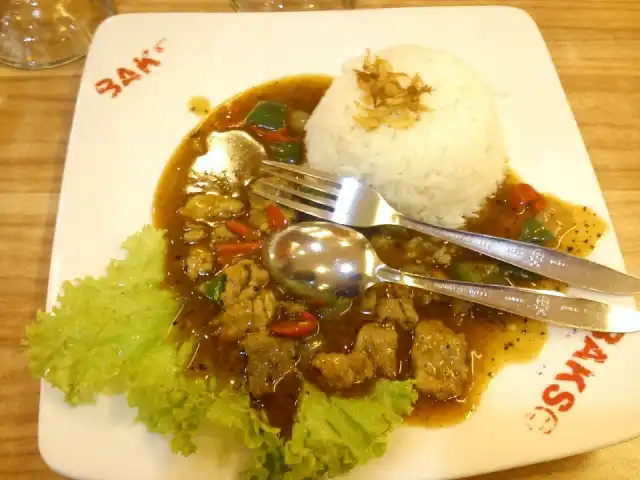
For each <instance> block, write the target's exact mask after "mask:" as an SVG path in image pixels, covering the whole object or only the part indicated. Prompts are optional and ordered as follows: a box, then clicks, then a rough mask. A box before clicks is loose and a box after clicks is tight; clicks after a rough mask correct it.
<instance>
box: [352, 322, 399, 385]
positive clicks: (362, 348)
mask: <svg viewBox="0 0 640 480" xmlns="http://www.w3.org/2000/svg"><path fill="white" fill-rule="evenodd" d="M397 350H398V334H397V333H396V332H395V330H393V328H385V327H382V326H379V325H375V324H372V323H369V324H367V325H365V326H364V327H362V328H361V329H360V331H359V332H358V338H357V339H356V346H355V351H356V352H362V353H364V354H365V355H367V356H368V357H369V359H370V360H371V361H372V362H373V364H374V366H375V367H376V370H377V372H378V374H379V375H380V376H384V377H387V378H396V372H397V369H398V368H397V362H396V351H397Z"/></svg>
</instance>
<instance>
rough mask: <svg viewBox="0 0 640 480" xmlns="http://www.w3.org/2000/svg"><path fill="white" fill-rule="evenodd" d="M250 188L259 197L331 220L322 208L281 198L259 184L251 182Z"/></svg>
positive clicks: (329, 214)
mask: <svg viewBox="0 0 640 480" xmlns="http://www.w3.org/2000/svg"><path fill="white" fill-rule="evenodd" d="M252 190H253V192H254V193H255V194H256V195H260V196H261V197H264V198H266V199H268V200H272V201H274V202H276V203H279V204H280V205H284V206H285V207H289V208H293V209H294V210H298V211H299V212H303V213H307V214H309V215H313V216H314V217H318V218H322V219H323V220H331V213H330V212H327V211H326V210H322V209H320V208H316V207H311V206H309V205H305V204H304V203H300V202H295V201H293V200H289V199H288V198H282V197H280V196H279V195H277V194H274V193H271V192H268V191H266V189H264V188H263V187H261V186H260V184H257V183H256V184H253V186H252Z"/></svg>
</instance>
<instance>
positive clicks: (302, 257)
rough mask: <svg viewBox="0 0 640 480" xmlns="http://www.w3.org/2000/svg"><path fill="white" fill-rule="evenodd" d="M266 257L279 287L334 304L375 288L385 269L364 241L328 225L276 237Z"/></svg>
mask: <svg viewBox="0 0 640 480" xmlns="http://www.w3.org/2000/svg"><path fill="white" fill-rule="evenodd" d="M264 253H265V255H264V258H265V261H266V264H267V269H268V270H269V272H270V273H271V275H272V276H273V277H274V278H275V279H276V280H277V281H278V282H280V283H281V284H283V285H285V286H286V288H288V289H289V290H291V291H292V292H294V293H296V294H298V295H301V296H305V297H311V298H319V299H323V300H326V301H329V302H330V301H332V300H335V299H336V298H338V297H347V298H353V297H356V296H358V295H359V294H360V293H362V292H363V291H364V290H366V289H367V288H368V287H370V286H371V285H373V284H374V283H376V274H375V271H376V268H377V267H378V266H379V265H381V262H380V260H379V259H378V256H377V255H376V253H375V251H374V250H373V246H372V245H371V243H370V242H369V240H367V238H366V237H365V236H364V235H362V234H361V233H359V232H357V231H356V230H353V229H351V228H348V227H344V226H342V225H337V224H333V223H327V222H303V223H299V224H296V225H293V226H290V227H289V228H286V229H285V230H283V231H281V232H278V233H275V234H274V235H273V237H272V238H271V240H270V241H269V242H268V243H267V245H266V246H265V252H264Z"/></svg>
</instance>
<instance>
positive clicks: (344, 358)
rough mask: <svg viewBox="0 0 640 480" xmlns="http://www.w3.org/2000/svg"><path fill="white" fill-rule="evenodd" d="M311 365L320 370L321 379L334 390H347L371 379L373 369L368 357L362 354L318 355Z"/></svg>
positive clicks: (373, 372)
mask: <svg viewBox="0 0 640 480" xmlns="http://www.w3.org/2000/svg"><path fill="white" fill-rule="evenodd" d="M311 365H313V366H314V367H315V368H317V369H318V370H320V373H321V374H322V377H323V378H324V379H325V380H326V382H327V383H328V384H329V385H330V386H331V387H334V388H339V389H341V388H349V387H352V386H353V385H355V384H357V383H362V382H364V381H365V380H367V379H369V378H373V376H374V374H375V367H374V365H373V363H372V362H371V360H370V359H369V357H368V356H367V355H365V354H364V353H362V352H352V353H350V354H348V355H345V354H344V353H319V354H318V355H316V356H315V357H314V358H313V360H312V361H311Z"/></svg>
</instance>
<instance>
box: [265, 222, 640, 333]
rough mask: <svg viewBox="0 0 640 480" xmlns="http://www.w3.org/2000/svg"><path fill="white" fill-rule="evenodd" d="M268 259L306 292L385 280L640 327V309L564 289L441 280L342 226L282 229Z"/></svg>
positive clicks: (601, 327) (597, 324)
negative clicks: (409, 269)
mask: <svg viewBox="0 0 640 480" xmlns="http://www.w3.org/2000/svg"><path fill="white" fill-rule="evenodd" d="M264 248H265V252H264V253H265V255H264V259H265V262H266V265H267V269H268V270H269V272H270V273H271V275H272V276H273V277H274V278H275V279H276V280H278V281H279V282H280V283H281V284H283V285H285V286H286V287H287V288H289V289H290V290H292V291H294V292H296V293H297V294H300V295H305V296H309V297H315V298H323V299H325V300H331V299H335V298H337V297H356V296H358V295H359V294H360V293H362V292H363V291H364V290H366V289H367V288H369V287H371V286H372V285H375V284H377V283H382V282H391V283H399V284H402V285H407V286H410V287H416V288H422V289H425V290H429V291H432V292H436V293H440V294H443V295H448V296H451V297H455V298H459V299H461V300H467V301H470V302H475V303H479V304H482V305H486V306H488V307H493V308H496V309H499V310H504V311H506V312H509V313H513V314H516V315H521V316H523V317H528V318H532V319H536V320H540V321H543V322H549V323H553V324H556V325H559V326H562V327H569V328H580V329H586V330H594V331H601V332H625V333H626V332H635V331H638V330H640V314H639V313H638V312H637V311H635V310H632V309H627V308H621V307H616V306H614V305H608V304H605V303H600V302H596V301H592V300H587V299H584V298H577V297H570V296H566V295H563V294H560V293H558V292H553V291H542V290H531V289H526V288H515V287H505V286H501V285H484V284H475V283H468V282H458V281H454V280H441V279H437V278H433V277H427V276H423V275H414V274H411V273H405V272H402V271H400V270H396V269H395V268H391V267H389V266H388V265H385V264H384V263H382V261H381V260H380V259H379V258H378V256H377V255H376V252H375V251H374V249H373V246H372V245H371V243H370V242H369V241H368V240H367V238H366V237H364V235H362V234H360V233H359V232H357V231H355V230H353V229H351V228H349V227H345V226H342V225H337V224H333V223H327V222H305V223H299V224H296V225H293V226H291V227H289V228H287V229H285V230H283V231H281V232H278V233H276V234H275V235H273V237H272V238H271V239H270V241H269V242H268V243H267V245H266V246H265V247H264Z"/></svg>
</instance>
